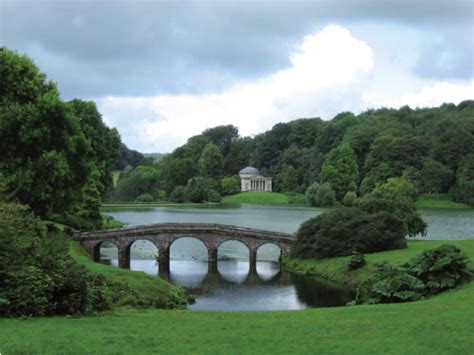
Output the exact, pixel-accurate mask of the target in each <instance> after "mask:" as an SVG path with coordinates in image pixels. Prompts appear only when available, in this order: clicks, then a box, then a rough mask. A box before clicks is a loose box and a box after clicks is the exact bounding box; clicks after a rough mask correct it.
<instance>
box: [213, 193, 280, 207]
mask: <svg viewBox="0 0 474 355" xmlns="http://www.w3.org/2000/svg"><path fill="white" fill-rule="evenodd" d="M222 202H224V203H263V204H266V203H269V204H285V203H288V196H286V195H284V194H282V193H280V192H241V193H238V194H236V195H231V196H225V197H224V198H223V199H222Z"/></svg>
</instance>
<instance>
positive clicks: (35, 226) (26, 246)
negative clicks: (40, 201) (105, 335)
mask: <svg viewBox="0 0 474 355" xmlns="http://www.w3.org/2000/svg"><path fill="white" fill-rule="evenodd" d="M51 226H52V225H51ZM50 229H51V232H50V233H47V229H46V228H45V227H44V225H43V223H42V222H41V221H40V220H39V219H38V218H37V217H35V216H34V215H33V213H32V212H31V211H30V210H29V209H28V208H27V207H25V206H22V205H18V204H12V203H0V255H1V258H0V299H1V300H3V301H2V302H0V304H1V305H0V315H4V316H14V315H25V316H43V315H53V314H71V313H81V312H84V311H85V307H86V304H87V277H88V274H87V272H86V271H85V269H84V268H82V267H81V266H79V265H77V264H76V263H75V262H74V261H73V260H72V259H71V258H70V257H69V254H68V249H67V248H68V247H67V242H66V240H65V239H64V238H62V237H61V236H60V235H59V234H58V233H57V232H56V228H50Z"/></svg>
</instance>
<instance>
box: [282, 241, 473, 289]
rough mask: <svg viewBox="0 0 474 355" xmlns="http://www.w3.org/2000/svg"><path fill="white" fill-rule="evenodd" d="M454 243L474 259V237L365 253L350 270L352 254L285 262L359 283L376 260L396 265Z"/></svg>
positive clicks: (293, 268)
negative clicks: (363, 262) (361, 261)
mask: <svg viewBox="0 0 474 355" xmlns="http://www.w3.org/2000/svg"><path fill="white" fill-rule="evenodd" d="M446 243H449V244H454V245H456V246H457V247H458V248H460V249H462V250H463V251H464V252H465V253H466V254H467V255H469V256H470V257H471V259H472V260H474V240H457V241H439V240H437V241H423V240H419V241H410V242H408V247H407V248H405V249H400V250H390V251H384V252H380V253H373V254H365V255H364V257H365V260H366V265H365V266H364V267H362V268H360V269H357V270H352V271H348V270H347V266H346V265H347V261H348V260H349V259H350V256H346V257H340V258H329V259H322V260H312V259H310V260H301V259H294V258H290V257H288V258H285V259H284V260H283V263H284V265H285V267H286V268H287V269H288V270H291V271H293V272H297V273H301V274H305V275H313V276H317V277H322V278H325V279H328V280H331V281H335V282H338V283H343V284H346V285H349V286H352V287H354V288H355V287H357V286H358V285H360V284H361V283H362V282H363V281H364V280H366V279H367V278H368V277H369V276H370V274H371V273H372V271H373V270H374V264H375V263H380V262H383V261H386V262H388V263H390V264H392V265H396V266H398V265H401V264H403V263H405V262H406V261H408V260H409V259H411V258H412V257H414V256H415V255H417V254H420V253H421V252H423V251H424V250H427V249H432V248H437V247H439V246H441V245H442V244H446Z"/></svg>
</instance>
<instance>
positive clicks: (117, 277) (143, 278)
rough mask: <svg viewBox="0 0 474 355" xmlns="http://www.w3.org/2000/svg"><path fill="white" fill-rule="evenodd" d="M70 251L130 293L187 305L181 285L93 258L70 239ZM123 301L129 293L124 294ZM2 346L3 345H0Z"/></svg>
mask: <svg viewBox="0 0 474 355" xmlns="http://www.w3.org/2000/svg"><path fill="white" fill-rule="evenodd" d="M69 253H70V254H71V256H72V257H73V259H74V260H75V261H77V262H78V263H79V264H81V265H83V266H84V267H85V268H86V269H87V270H88V271H90V272H93V273H100V274H102V275H104V276H105V277H106V278H107V279H108V280H111V281H113V282H118V283H120V284H123V285H126V286H127V288H128V289H130V290H131V291H130V292H129V293H132V294H137V295H139V298H141V299H143V300H145V301H149V300H153V302H154V303H155V304H156V305H157V306H160V307H171V306H173V305H174V306H175V307H176V306H177V307H185V305H186V304H187V296H186V294H185V292H184V290H183V289H182V288H181V287H178V286H175V285H172V284H170V283H168V282H166V281H164V280H162V279H160V278H159V277H153V276H149V275H147V274H145V273H143V272H135V271H131V270H125V269H120V268H118V267H112V266H108V265H105V264H101V263H96V262H94V261H92V260H91V258H90V256H89V254H88V253H87V252H86V251H85V250H84V249H82V248H81V247H80V246H79V244H78V243H76V242H73V241H70V247H69ZM123 297H124V300H123V303H125V304H126V301H127V300H126V299H125V298H127V297H129V295H127V294H124V295H123ZM0 346H1V345H0ZM1 352H2V351H1V349H0V353H1Z"/></svg>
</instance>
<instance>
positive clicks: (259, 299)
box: [108, 259, 354, 311]
mask: <svg viewBox="0 0 474 355" xmlns="http://www.w3.org/2000/svg"><path fill="white" fill-rule="evenodd" d="M108 262H109V263H112V264H115V265H116V264H117V262H116V260H115V259H109V261H108ZM131 269H132V270H136V271H144V272H146V273H148V274H151V275H157V274H159V276H160V277H162V278H164V279H166V280H168V281H170V282H171V283H173V284H176V285H180V286H182V287H184V288H186V289H187V290H188V291H189V292H190V293H191V294H193V295H194V296H195V299H196V302H195V303H194V304H192V305H190V306H189V308H190V309H193V310H226V311H241V310H296V309H305V308H308V307H333V306H340V305H344V304H346V303H347V302H349V301H350V300H351V299H353V296H354V295H353V293H352V291H350V290H348V289H345V288H341V287H339V286H334V285H330V284H328V283H326V282H321V281H318V280H315V279H312V278H306V277H303V276H299V275H296V274H292V273H290V272H287V271H285V270H282V269H281V268H280V264H279V263H278V262H272V261H258V262H257V268H256V270H254V271H252V270H251V269H250V268H249V263H248V261H242V260H235V259H232V260H219V262H218V267H217V270H216V269H213V268H212V267H209V264H208V263H207V261H199V260H171V262H170V271H168V272H159V267H158V264H157V262H156V261H155V260H132V261H131Z"/></svg>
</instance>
